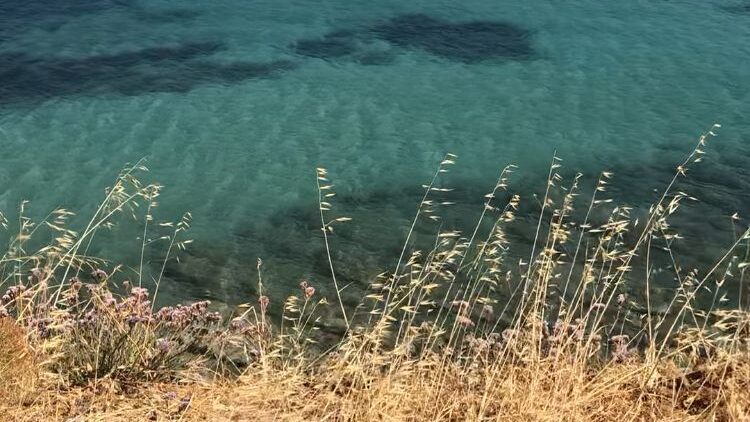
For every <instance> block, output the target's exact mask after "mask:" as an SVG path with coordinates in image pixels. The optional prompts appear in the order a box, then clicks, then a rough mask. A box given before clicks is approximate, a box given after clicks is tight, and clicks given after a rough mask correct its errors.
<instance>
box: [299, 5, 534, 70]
mask: <svg viewBox="0 0 750 422" xmlns="http://www.w3.org/2000/svg"><path fill="white" fill-rule="evenodd" d="M378 41H380V42H382V41H385V42H387V43H388V44H390V45H391V46H395V47H399V48H407V49H418V50H422V51H424V52H426V53H429V54H432V55H434V56H438V57H442V58H444V59H448V60H452V61H458V62H463V63H478V62H482V61H490V60H523V59H527V58H529V57H531V56H532V55H533V54H534V48H533V46H532V44H531V33H530V31H528V30H526V29H524V28H522V27H520V26H518V25H515V24H513V23H510V22H503V21H469V22H448V21H444V20H440V19H437V18H433V17H431V16H428V15H423V14H409V15H401V16H397V17H395V18H392V19H390V20H388V21H385V22H383V23H379V24H376V25H372V26H370V27H367V28H364V29H361V30H354V29H342V30H336V31H332V32H329V33H327V34H325V35H323V36H322V37H319V38H308V39H302V40H298V41H297V42H295V43H294V44H293V45H292V47H293V49H294V51H295V52H296V53H297V54H300V55H303V56H307V57H315V58H322V59H341V58H347V59H351V60H354V61H356V62H359V63H361V64H365V65H376V64H389V63H391V62H392V61H393V57H394V55H393V53H391V52H389V51H382V48H381V49H374V50H373V49H372V45H373V44H374V43H376V42H378Z"/></svg>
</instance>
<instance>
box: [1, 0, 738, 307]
mask: <svg viewBox="0 0 750 422" xmlns="http://www.w3.org/2000/svg"><path fill="white" fill-rule="evenodd" d="M749 113H750V3H742V2H738V1H729V0H726V1H725V0H711V1H706V0H701V1H697V0H695V1H693V0H685V1H677V0H673V1H668V0H632V1H609V0H607V1H601V0H582V1H575V2H572V1H571V2H559V1H550V0H528V1H524V2H509V1H504V2H503V1H489V0H467V1H462V2H448V1H438V0H430V1H421V0H420V1H411V2H403V1H376V2H373V1H361V0H346V1H343V0H337V1H330V0H327V1H319V2H302V1H287V0H275V1H240V0H227V1H217V2H198V1H183V2H180V3H179V4H177V3H174V2H167V1H145V0H144V1H130V0H92V1H81V0H74V1H69V2H53V1H48V0H45V1H35V2H34V1H32V2H29V1H20V0H9V1H2V2H1V3H0V209H3V210H5V211H6V212H7V211H12V210H14V209H16V207H17V204H18V202H19V201H20V200H21V199H28V200H30V201H31V205H30V206H31V210H32V212H35V213H37V214H38V215H43V214H44V211H48V210H49V209H51V208H53V207H56V206H64V207H67V208H70V209H74V210H84V211H85V210H90V209H91V208H92V207H93V206H94V205H95V204H96V203H97V201H98V200H100V199H101V197H102V193H103V188H104V187H105V186H107V185H108V184H110V183H111V181H112V180H113V178H114V176H115V175H116V173H117V171H118V170H119V169H120V168H122V167H123V165H124V164H125V163H128V162H135V161H137V160H139V159H141V158H144V157H145V158H146V159H147V161H148V166H149V167H150V168H151V169H152V172H151V174H150V176H149V177H150V178H152V179H153V180H156V181H159V182H161V183H162V184H163V185H165V192H164V194H163V196H162V198H161V201H160V203H161V205H160V207H159V209H158V211H157V212H156V215H157V218H159V219H175V218H178V217H179V215H180V214H181V213H182V212H184V211H190V212H192V215H193V219H194V221H193V228H192V231H191V236H192V237H193V238H194V239H195V243H194V245H193V246H192V247H191V249H190V251H189V253H188V254H186V255H185V256H184V259H183V264H182V265H180V266H174V267H170V270H169V272H168V274H167V275H168V280H167V286H166V287H165V288H166V289H167V291H168V292H169V294H170V295H172V296H177V297H180V298H194V297H210V298H214V299H218V300H222V301H227V302H238V301H244V300H247V299H251V298H252V297H253V294H254V293H255V292H254V286H255V283H256V269H255V266H256V259H257V258H258V257H261V258H263V260H264V263H265V267H266V269H267V273H266V277H267V282H268V284H269V286H270V289H271V290H272V293H274V294H276V295H281V294H283V293H285V292H288V291H289V290H290V289H292V288H294V286H296V284H297V280H298V279H299V278H300V277H312V279H313V282H314V283H316V284H318V285H319V286H320V288H322V289H323V291H325V289H326V287H325V286H326V285H327V283H328V281H326V280H327V264H326V261H325V258H324V255H323V252H324V251H323V249H322V242H321V239H320V235H319V233H320V231H319V229H318V226H317V224H318V220H317V218H318V215H317V205H316V200H317V192H316V190H315V173H314V169H315V168H316V167H318V166H324V167H326V168H328V170H329V172H330V174H331V177H332V179H333V180H334V182H335V184H336V191H337V193H338V194H339V196H338V197H337V200H336V202H335V203H334V207H335V209H336V211H337V212H338V213H340V214H341V215H349V216H352V217H354V220H353V221H352V222H351V223H348V226H347V227H346V228H345V229H343V230H342V231H341V233H340V234H338V235H336V236H334V238H333V246H334V262H335V264H336V265H337V267H339V269H340V271H341V277H342V279H343V280H344V281H346V282H348V281H360V282H361V281H362V280H367V279H368V278H369V277H372V276H373V275H375V274H377V273H379V272H380V271H381V270H382V269H383V268H384V266H387V265H389V264H390V265H391V266H392V265H393V264H394V261H395V259H396V258H397V256H398V253H399V252H400V248H401V243H402V241H403V238H404V235H405V231H406V229H407V228H408V225H409V224H410V221H411V218H412V215H413V214H414V210H415V207H416V204H417V202H418V200H419V197H420V195H421V189H420V185H421V184H423V183H425V182H427V181H428V180H429V178H430V176H431V174H432V172H433V169H434V168H435V166H436V164H437V163H438V162H439V161H440V159H441V157H442V156H443V155H444V154H445V153H446V152H452V153H455V154H457V155H458V156H459V159H458V164H457V166H455V167H454V168H453V169H452V171H451V173H450V175H449V176H448V177H447V178H446V179H445V182H444V183H445V186H450V187H453V188H455V189H456V191H455V193H454V195H453V197H452V200H454V201H456V202H457V204H456V205H455V207H454V211H453V217H452V218H449V219H446V222H445V224H446V225H453V224H459V223H466V222H468V221H471V220H472V219H473V218H476V216H477V215H478V213H479V212H481V209H482V195H483V194H484V193H486V192H487V191H488V190H489V189H491V187H492V186H493V184H494V180H495V178H496V176H497V174H498V172H499V170H500V169H501V168H502V167H503V166H505V165H506V164H509V163H513V164H516V165H518V166H519V170H518V171H517V173H516V175H515V178H514V186H515V190H517V191H519V192H521V193H522V194H523V197H524V200H525V201H527V202H528V203H529V204H530V207H531V205H532V204H533V202H534V198H533V197H532V195H531V193H532V192H536V193H541V192H542V191H543V189H544V178H545V177H546V174H547V166H548V165H549V162H550V159H551V157H552V155H553V153H555V151H556V153H557V155H558V156H559V157H561V158H563V159H564V162H563V163H564V165H565V168H566V169H567V170H566V171H567V173H566V175H568V176H570V175H572V174H573V173H574V171H581V172H583V173H584V174H585V175H587V176H588V177H589V178H588V179H584V180H587V181H589V182H590V181H591V180H592V179H591V178H593V177H596V175H597V174H598V173H599V172H600V171H602V170H611V171H613V172H614V173H615V174H616V177H615V179H614V180H615V181H614V186H613V189H612V193H613V195H612V196H615V197H616V198H618V199H621V200H623V201H627V202H628V203H629V204H631V205H633V206H635V207H636V208H638V207H644V206H646V205H647V204H648V203H649V201H651V200H653V199H654V193H653V189H655V188H659V187H661V186H662V185H663V183H664V181H666V180H668V178H669V177H670V175H671V172H672V171H673V169H674V165H675V164H676V163H678V162H679V161H680V159H681V158H682V157H683V156H684V155H685V154H686V153H688V152H689V151H690V149H691V148H692V146H693V145H694V143H695V140H696V139H697V137H698V135H699V134H700V133H701V132H702V131H705V130H707V129H708V128H709V127H710V126H711V124H713V123H714V122H720V123H721V124H722V125H723V127H722V129H721V130H720V136H719V137H718V138H716V139H715V140H713V141H712V144H711V145H710V146H709V148H708V149H707V151H708V156H707V158H706V160H705V162H704V163H703V164H702V167H701V168H700V169H697V170H696V171H695V172H694V174H693V175H692V176H693V178H692V179H691V181H690V182H689V183H688V184H686V185H684V189H689V192H690V193H691V194H693V195H695V196H696V197H698V198H700V199H701V202H700V203H697V204H693V205H692V211H690V212H689V213H688V214H687V215H686V218H684V219H683V220H682V226H681V227H682V228H683V229H684V232H685V239H684V241H682V242H683V245H684V246H685V249H686V250H687V251H688V254H687V256H688V257H690V259H691V260H694V261H691V262H697V263H700V265H703V264H706V263H707V262H709V259H711V258H713V257H715V256H716V254H717V253H718V251H720V250H721V249H720V248H721V247H722V246H723V245H726V244H727V243H728V242H729V241H731V239H732V237H731V225H730V223H729V218H728V216H730V215H731V214H732V213H734V212H739V214H740V215H741V216H748V215H750V214H748V211H750V192H749V191H748V186H750V185H749V184H750V164H749V163H748V158H750V145H749V144H748V141H750V121H749V120H748V119H747V116H748V114H749ZM530 209H533V207H531V208H530ZM529 219H530V217H529V218H528V219H526V218H521V219H520V222H519V226H518V227H517V228H516V229H515V235H516V236H517V237H518V238H522V237H523V236H524V235H526V234H531V233H532V231H530V230H528V225H525V224H527V223H525V221H526V220H529ZM464 228H465V229H468V227H464ZM138 232H139V228H138V227H135V228H133V231H132V236H129V237H121V238H118V239H117V240H116V241H112V242H108V243H106V244H103V245H100V246H99V247H100V248H101V249H102V251H103V252H104V253H108V254H111V255H112V256H133V252H137V251H138V245H139V243H140V241H139V240H138V239H137V238H136V233H138ZM156 250H157V248H154V251H153V257H154V259H155V257H156V256H157V255H156ZM130 264H134V263H133V262H131V263H130ZM686 265H688V264H686ZM663 287H664V289H665V291H669V286H667V285H665V286H663ZM352 294H353V295H354V293H352ZM355 299H356V297H354V298H351V300H355Z"/></svg>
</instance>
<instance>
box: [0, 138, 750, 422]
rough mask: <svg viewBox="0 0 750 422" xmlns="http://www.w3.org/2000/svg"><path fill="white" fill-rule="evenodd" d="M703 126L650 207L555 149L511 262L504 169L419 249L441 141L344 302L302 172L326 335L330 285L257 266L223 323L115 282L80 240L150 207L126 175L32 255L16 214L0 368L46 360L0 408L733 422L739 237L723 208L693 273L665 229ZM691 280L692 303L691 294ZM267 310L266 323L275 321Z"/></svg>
mask: <svg viewBox="0 0 750 422" xmlns="http://www.w3.org/2000/svg"><path fill="white" fill-rule="evenodd" d="M717 128H718V125H717V126H714V127H712V128H711V130H710V131H709V132H707V133H706V134H704V135H703V136H701V137H700V138H699V140H698V143H697V144H696V146H695V148H694V149H693V150H692V151H691V152H690V154H688V156H687V157H686V159H685V160H684V161H683V162H682V163H680V164H679V165H677V166H676V168H675V173H674V176H673V177H672V179H671V180H670V181H669V182H668V183H667V186H666V187H665V189H664V190H663V191H662V193H661V194H660V195H659V197H658V198H657V200H656V202H655V203H654V204H652V205H651V206H650V207H649V208H648V209H647V210H645V211H640V210H634V209H633V208H630V207H628V206H624V205H619V206H618V205H615V204H614V201H613V199H612V198H610V197H608V186H609V184H610V183H611V181H612V178H613V174H611V173H609V172H603V173H602V174H601V175H600V176H599V178H598V180H597V182H596V185H595V187H594V191H593V193H592V194H591V195H589V196H588V197H587V198H586V199H581V198H582V197H583V196H584V195H583V193H585V192H582V187H581V183H582V176H581V175H580V174H576V175H574V176H573V177H571V178H565V177H564V176H563V172H562V171H561V164H562V163H561V160H560V159H559V158H558V157H553V161H552V163H551V165H550V169H549V173H548V176H547V183H546V186H545V190H544V194H543V196H542V197H541V198H539V199H540V202H539V208H538V218H537V224H536V225H535V227H534V228H533V232H532V233H530V235H531V238H532V239H533V242H532V245H531V247H530V252H529V254H528V255H527V257H526V258H522V259H521V260H520V261H519V262H516V260H515V259H512V258H511V257H512V256H514V254H513V251H514V249H513V248H515V247H519V246H518V245H514V243H513V242H512V241H511V239H510V236H509V235H508V233H507V229H508V227H509V225H511V224H513V222H514V220H515V218H516V216H517V214H518V213H519V212H520V211H519V210H520V208H519V207H520V205H521V201H522V197H523V195H519V194H515V193H512V192H511V191H510V186H511V183H510V180H511V177H512V174H513V171H514V169H515V167H513V166H509V167H506V168H505V169H503V170H502V171H501V173H500V175H499V177H498V179H497V181H496V183H495V184H494V185H493V186H492V187H491V189H489V192H488V193H487V195H486V196H485V197H484V206H483V209H482V210H481V212H480V214H479V216H478V220H477V221H476V223H475V224H474V225H473V226H472V227H470V228H469V229H468V230H466V231H465V232H461V231H458V230H454V229H451V230H443V229H440V230H439V231H438V233H436V236H435V239H434V244H433V246H432V247H430V248H427V249H424V250H418V249H415V247H414V245H415V243H414V241H413V234H414V232H415V229H416V228H417V227H418V225H421V224H425V223H429V222H431V221H439V220H440V217H439V211H440V209H441V208H443V207H449V206H450V205H451V202H450V201H449V200H448V198H446V196H449V195H450V189H448V188H445V187H440V186H443V184H442V182H441V178H442V176H443V175H444V174H445V173H446V172H448V170H449V169H450V167H451V166H452V165H454V164H455V161H456V158H457V157H455V156H453V155H448V156H446V157H445V159H444V160H443V161H442V162H441V163H440V164H439V166H438V168H437V169H436V171H435V173H434V176H433V178H432V179H431V181H430V183H429V184H428V185H426V186H425V194H424V196H423V197H422V199H421V201H420V202H419V204H418V206H417V210H416V213H415V217H414V219H413V221H412V224H411V226H410V228H409V230H408V231H407V233H406V235H405V241H404V248H403V250H402V252H401V256H400V257H398V259H397V261H396V265H395V267H393V269H392V270H391V271H389V272H387V273H384V274H383V275H382V276H381V277H379V279H378V280H375V282H373V283H372V284H371V291H370V292H369V294H367V295H366V296H365V297H364V298H363V301H362V303H361V304H360V306H358V307H357V308H356V309H346V308H345V307H344V305H343V301H342V300H341V291H342V288H343V287H342V286H340V285H339V283H338V280H337V279H336V276H335V262H334V260H333V258H332V256H334V255H333V254H331V250H330V247H331V244H330V243H329V236H331V235H333V227H334V224H339V223H341V224H343V223H346V222H347V221H349V218H347V217H339V218H331V217H329V214H330V213H331V212H332V208H333V205H332V203H331V200H330V198H332V197H333V196H334V195H333V191H332V185H331V184H330V182H329V181H328V175H327V172H326V171H325V170H324V169H318V170H317V181H318V193H319V214H320V219H321V230H322V233H323V241H324V243H325V250H326V253H327V261H328V264H329V269H330V271H331V283H332V284H333V288H334V291H335V293H336V301H337V302H338V303H337V305H338V306H335V308H339V310H340V312H341V314H342V317H343V319H344V321H345V325H346V332H345V334H344V335H343V336H342V338H341V339H340V340H338V341H334V342H329V343H326V344H317V342H318V340H319V339H320V336H319V335H318V334H317V333H318V329H319V327H320V322H321V321H320V318H321V316H320V313H319V309H320V307H321V306H325V305H326V303H327V301H326V299H325V298H320V297H319V296H320V295H319V293H316V288H315V286H313V284H312V283H311V282H310V281H308V280H303V281H301V282H300V289H299V292H298V293H297V294H294V295H292V296H290V297H289V298H287V299H286V301H284V302H283V304H282V303H277V302H276V301H275V300H273V299H274V298H269V297H268V296H266V295H265V289H264V283H265V281H264V279H263V272H262V265H261V262H260V261H258V294H259V296H260V298H259V300H258V303H257V304H250V303H248V304H244V305H241V306H240V307H239V309H238V310H237V311H236V312H235V313H234V314H233V315H231V316H229V317H228V318H226V319H225V320H223V321H220V319H221V317H220V316H218V315H216V314H214V313H211V312H209V311H208V310H207V307H208V304H206V303H203V302H199V303H197V304H192V305H186V306H183V307H179V308H163V309H161V310H155V309H154V308H153V305H150V302H149V301H148V299H149V293H148V291H146V290H144V289H143V288H142V287H140V282H141V281H142V277H141V276H142V274H143V264H141V268H140V269H139V271H138V274H137V275H138V280H139V286H138V287H132V286H131V287H132V289H131V290H125V291H122V289H121V287H120V286H121V284H122V283H120V285H118V284H117V283H116V282H115V279H116V278H117V273H116V272H115V273H113V274H107V273H104V272H103V271H102V270H101V269H100V268H101V265H102V261H100V260H96V259H93V258H90V257H88V256H85V253H83V252H85V251H86V250H87V248H88V247H89V245H90V244H91V238H92V237H93V235H94V234H95V233H96V231H97V230H99V229H100V228H103V227H106V226H107V224H109V220H108V219H109V218H110V217H111V215H112V213H113V212H119V211H123V210H126V209H131V210H132V209H136V207H135V204H136V203H143V202H144V201H145V203H147V204H149V205H148V206H147V207H146V208H147V215H148V216H150V215H151V209H152V208H153V206H152V205H151V204H152V202H153V201H154V200H155V198H156V196H158V187H156V186H142V185H141V184H140V183H139V182H136V181H135V180H136V179H135V178H133V177H132V171H126V172H124V173H123V175H121V177H120V178H118V181H117V184H116V186H115V188H114V189H112V190H109V191H108V192H107V199H106V200H105V202H104V203H103V204H102V206H101V207H100V208H99V210H98V211H97V212H96V214H95V216H94V218H93V219H92V223H90V224H89V225H88V226H87V227H86V228H85V230H83V232H82V233H81V234H78V233H75V232H71V231H69V230H67V229H64V228H63V223H64V221H63V220H64V218H65V217H67V215H68V213H67V212H57V213H53V214H52V220H51V221H50V223H48V224H47V227H49V228H51V229H52V230H53V232H54V233H59V236H57V237H55V240H54V241H53V242H52V243H51V245H50V246H48V247H44V248H41V249H39V252H36V253H34V254H29V253H28V252H26V249H27V248H26V246H25V245H26V244H27V242H28V239H29V237H30V236H31V234H33V233H32V232H33V231H34V230H36V227H38V226H33V225H32V224H31V222H30V221H29V220H28V219H25V218H23V217H22V218H21V223H20V226H19V227H20V230H19V235H18V236H16V237H14V239H13V240H12V242H11V247H10V249H9V252H8V253H7V254H6V256H5V257H3V260H2V261H0V262H1V263H2V264H3V271H4V272H3V274H4V280H5V283H6V284H8V285H9V286H10V288H9V293H8V294H6V296H7V298H6V296H4V297H3V308H2V309H3V312H4V313H5V314H6V315H7V316H6V317H5V318H4V320H3V321H4V322H3V324H4V325H2V326H1V327H3V328H2V330H3V333H5V334H4V335H5V336H8V337H12V338H13V339H15V340H14V341H12V342H7V344H8V345H9V347H8V348H7V350H6V349H2V354H0V370H2V371H8V370H9V369H8V368H15V367H16V365H15V364H7V362H10V361H12V359H16V358H14V356H16V357H18V356H21V357H22V358H21V359H22V360H23V361H24V362H27V364H28V365H31V363H28V362H33V365H32V367H33V371H32V370H29V371H28V372H29V373H38V374H43V375H44V376H43V377H42V376H41V375H40V376H39V377H32V378H33V382H32V381H29V382H28V383H26V384H23V385H18V386H15V387H14V388H15V390H13V391H20V393H19V392H16V393H13V394H11V395H6V396H7V397H6V398H5V400H4V401H0V412H5V413H4V414H5V415H9V416H8V418H10V419H17V420H35V419H38V418H53V419H61V420H62V419H65V418H72V417H76V416H79V415H86V417H87V418H88V419H87V420H125V419H135V420H138V419H144V420H162V419H164V420H166V419H185V420H300V421H302V420H332V421H349V420H351V421H360V420H415V421H416V420H446V421H454V420H472V421H485V420H555V421H557V420H570V421H577V420H607V421H609V420H750V392H749V391H750V313H748V310H747V308H745V307H743V302H742V300H741V296H742V294H743V289H745V291H746V289H747V286H745V284H746V279H745V271H746V268H747V267H748V263H749V262H750V261H748V251H749V250H750V232H749V231H748V229H747V228H740V226H739V222H740V220H739V217H737V216H735V217H734V218H733V221H735V237H734V239H732V241H731V242H730V243H729V244H728V245H727V247H726V249H725V250H724V252H723V253H722V254H721V256H718V257H717V259H716V261H715V262H714V263H713V264H712V265H711V266H709V268H707V269H699V268H695V269H685V268H683V267H682V266H681V265H679V264H678V263H679V262H680V261H679V258H678V248H677V247H676V246H677V245H678V243H679V239H680V234H679V233H678V231H677V230H676V229H675V228H674V227H673V226H672V219H673V217H674V216H675V215H677V214H678V213H679V211H680V209H681V207H683V204H684V203H685V202H686V201H692V200H694V199H695V198H693V197H692V196H690V195H689V194H688V193H686V192H684V191H682V190H680V189H681V188H680V182H681V180H682V179H683V178H684V177H686V176H687V174H688V171H689V170H690V169H691V167H692V166H694V165H695V164H697V163H698V162H700V161H701V160H702V158H703V156H704V149H705V147H706V143H707V141H708V140H709V139H710V137H712V136H714V132H713V131H714V130H716V129H717ZM581 202H583V204H580V203H581ZM579 208H580V209H579ZM602 216H604V217H602ZM150 218H151V219H152V217H150ZM149 221H150V220H149ZM188 222H189V220H187V219H185V220H183V221H182V222H181V223H180V224H178V225H176V226H174V227H176V229H175V231H174V233H172V234H171V235H167V236H166V238H165V239H164V240H165V241H166V243H167V244H168V247H167V250H168V252H167V255H168V256H167V258H170V256H171V254H172V252H173V250H174V249H179V248H175V247H174V246H175V245H179V246H180V247H182V246H184V243H180V242H184V241H180V240H178V238H181V233H182V232H183V231H184V230H185V229H187V226H188ZM144 227H145V228H144V236H143V237H144V242H146V240H145V238H146V234H147V233H148V231H147V230H148V225H146V226H144ZM515 256H518V254H515ZM140 257H141V258H140V262H141V263H143V248H142V249H141V252H140ZM664 262H666V263H667V264H668V265H667V268H671V271H672V276H673V277H674V280H675V281H676V288H675V294H674V296H673V297H672V298H671V299H670V300H668V303H660V302H657V299H656V298H654V296H653V292H654V283H656V282H657V281H656V280H655V277H656V276H657V275H658V274H657V271H656V267H657V265H659V266H660V268H661V267H663V264H664ZM84 269H86V272H88V271H89V270H92V271H93V272H92V275H91V276H90V277H91V278H92V279H93V281H94V282H95V283H92V284H93V286H92V287H91V288H90V289H89V292H88V293H87V294H86V295H83V296H81V294H80V293H79V291H77V290H76V289H80V285H79V284H75V283H80V280H74V281H72V282H68V281H66V280H67V277H68V276H70V275H76V276H80V274H82V273H83V271H84ZM27 272H28V273H29V274H30V276H29V278H28V279H24V277H23V275H24V274H25V273H27ZM160 280H161V276H158V277H156V278H155V280H154V281H155V283H154V284H155V286H157V291H158V285H159V282H160ZM730 284H734V285H738V286H739V290H738V291H739V295H740V297H739V298H735V299H736V300H735V302H736V303H737V306H729V302H728V300H729V299H732V296H733V295H734V294H735V290H731V291H730V290H728V287H729V286H730ZM75 286H77V287H75ZM118 289H120V290H118ZM113 292H115V293H114V294H113ZM117 292H120V293H119V294H118V293H117ZM704 296H707V301H704V302H705V303H710V306H708V307H701V306H698V305H697V303H698V301H699V300H703V297H704ZM704 302H701V303H704ZM146 305H148V306H146ZM274 306H276V307H280V308H281V311H282V312H281V313H282V318H281V321H271V319H270V316H269V315H270V313H269V312H270V309H271V308H272V307H274ZM657 309H658V310H659V312H657ZM70 321H72V322H70ZM27 350H28V351H29V352H28V353H27V352H26V351H27ZM103 355H104V356H106V358H104V357H103ZM26 356H33V359H32V360H29V359H31V358H26ZM71 356H72V357H73V358H71ZM3 362H6V363H5V365H4V366H3ZM13 362H15V361H13ZM3 368H5V369H3ZM39 379H43V380H44V381H43V382H42V381H39ZM52 380H54V382H53V381H52ZM23 392H26V394H25V395H24V394H23ZM30 392H33V393H32V396H30V395H29V393H30ZM21 397H23V398H21ZM29 397H32V398H29Z"/></svg>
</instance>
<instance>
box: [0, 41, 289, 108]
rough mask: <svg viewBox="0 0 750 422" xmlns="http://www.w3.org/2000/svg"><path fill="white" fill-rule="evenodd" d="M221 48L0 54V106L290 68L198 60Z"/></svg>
mask: <svg viewBox="0 0 750 422" xmlns="http://www.w3.org/2000/svg"><path fill="white" fill-rule="evenodd" d="M223 49H224V45H223V44H222V43H218V42H192V43H184V44H180V45H176V46H166V47H153V48H144V49H140V50H135V51H126V52H122V53H117V54H112V55H98V56H90V57H82V58H62V57H49V56H34V55H30V54H26V53H0V80H2V84H1V85H0V105H2V104H9V103H22V102H28V101H39V100H46V99H51V98H56V97H66V96H74V95H106V94H114V95H141V94H147V93H153V92H187V91H190V90H191V89H193V88H194V87H196V86H198V85H205V84H226V83H238V82H241V81H244V80H246V79H253V78H268V77H273V76H275V75H277V74H279V73H281V72H283V71H286V70H290V69H292V68H294V67H295V66H294V64H293V63H292V62H290V61H286V60H276V61H270V62H250V61H236V62H228V63H224V62H219V61H208V60H205V59H201V58H202V57H205V56H209V55H211V54H214V53H216V52H218V51H221V50H223Z"/></svg>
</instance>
